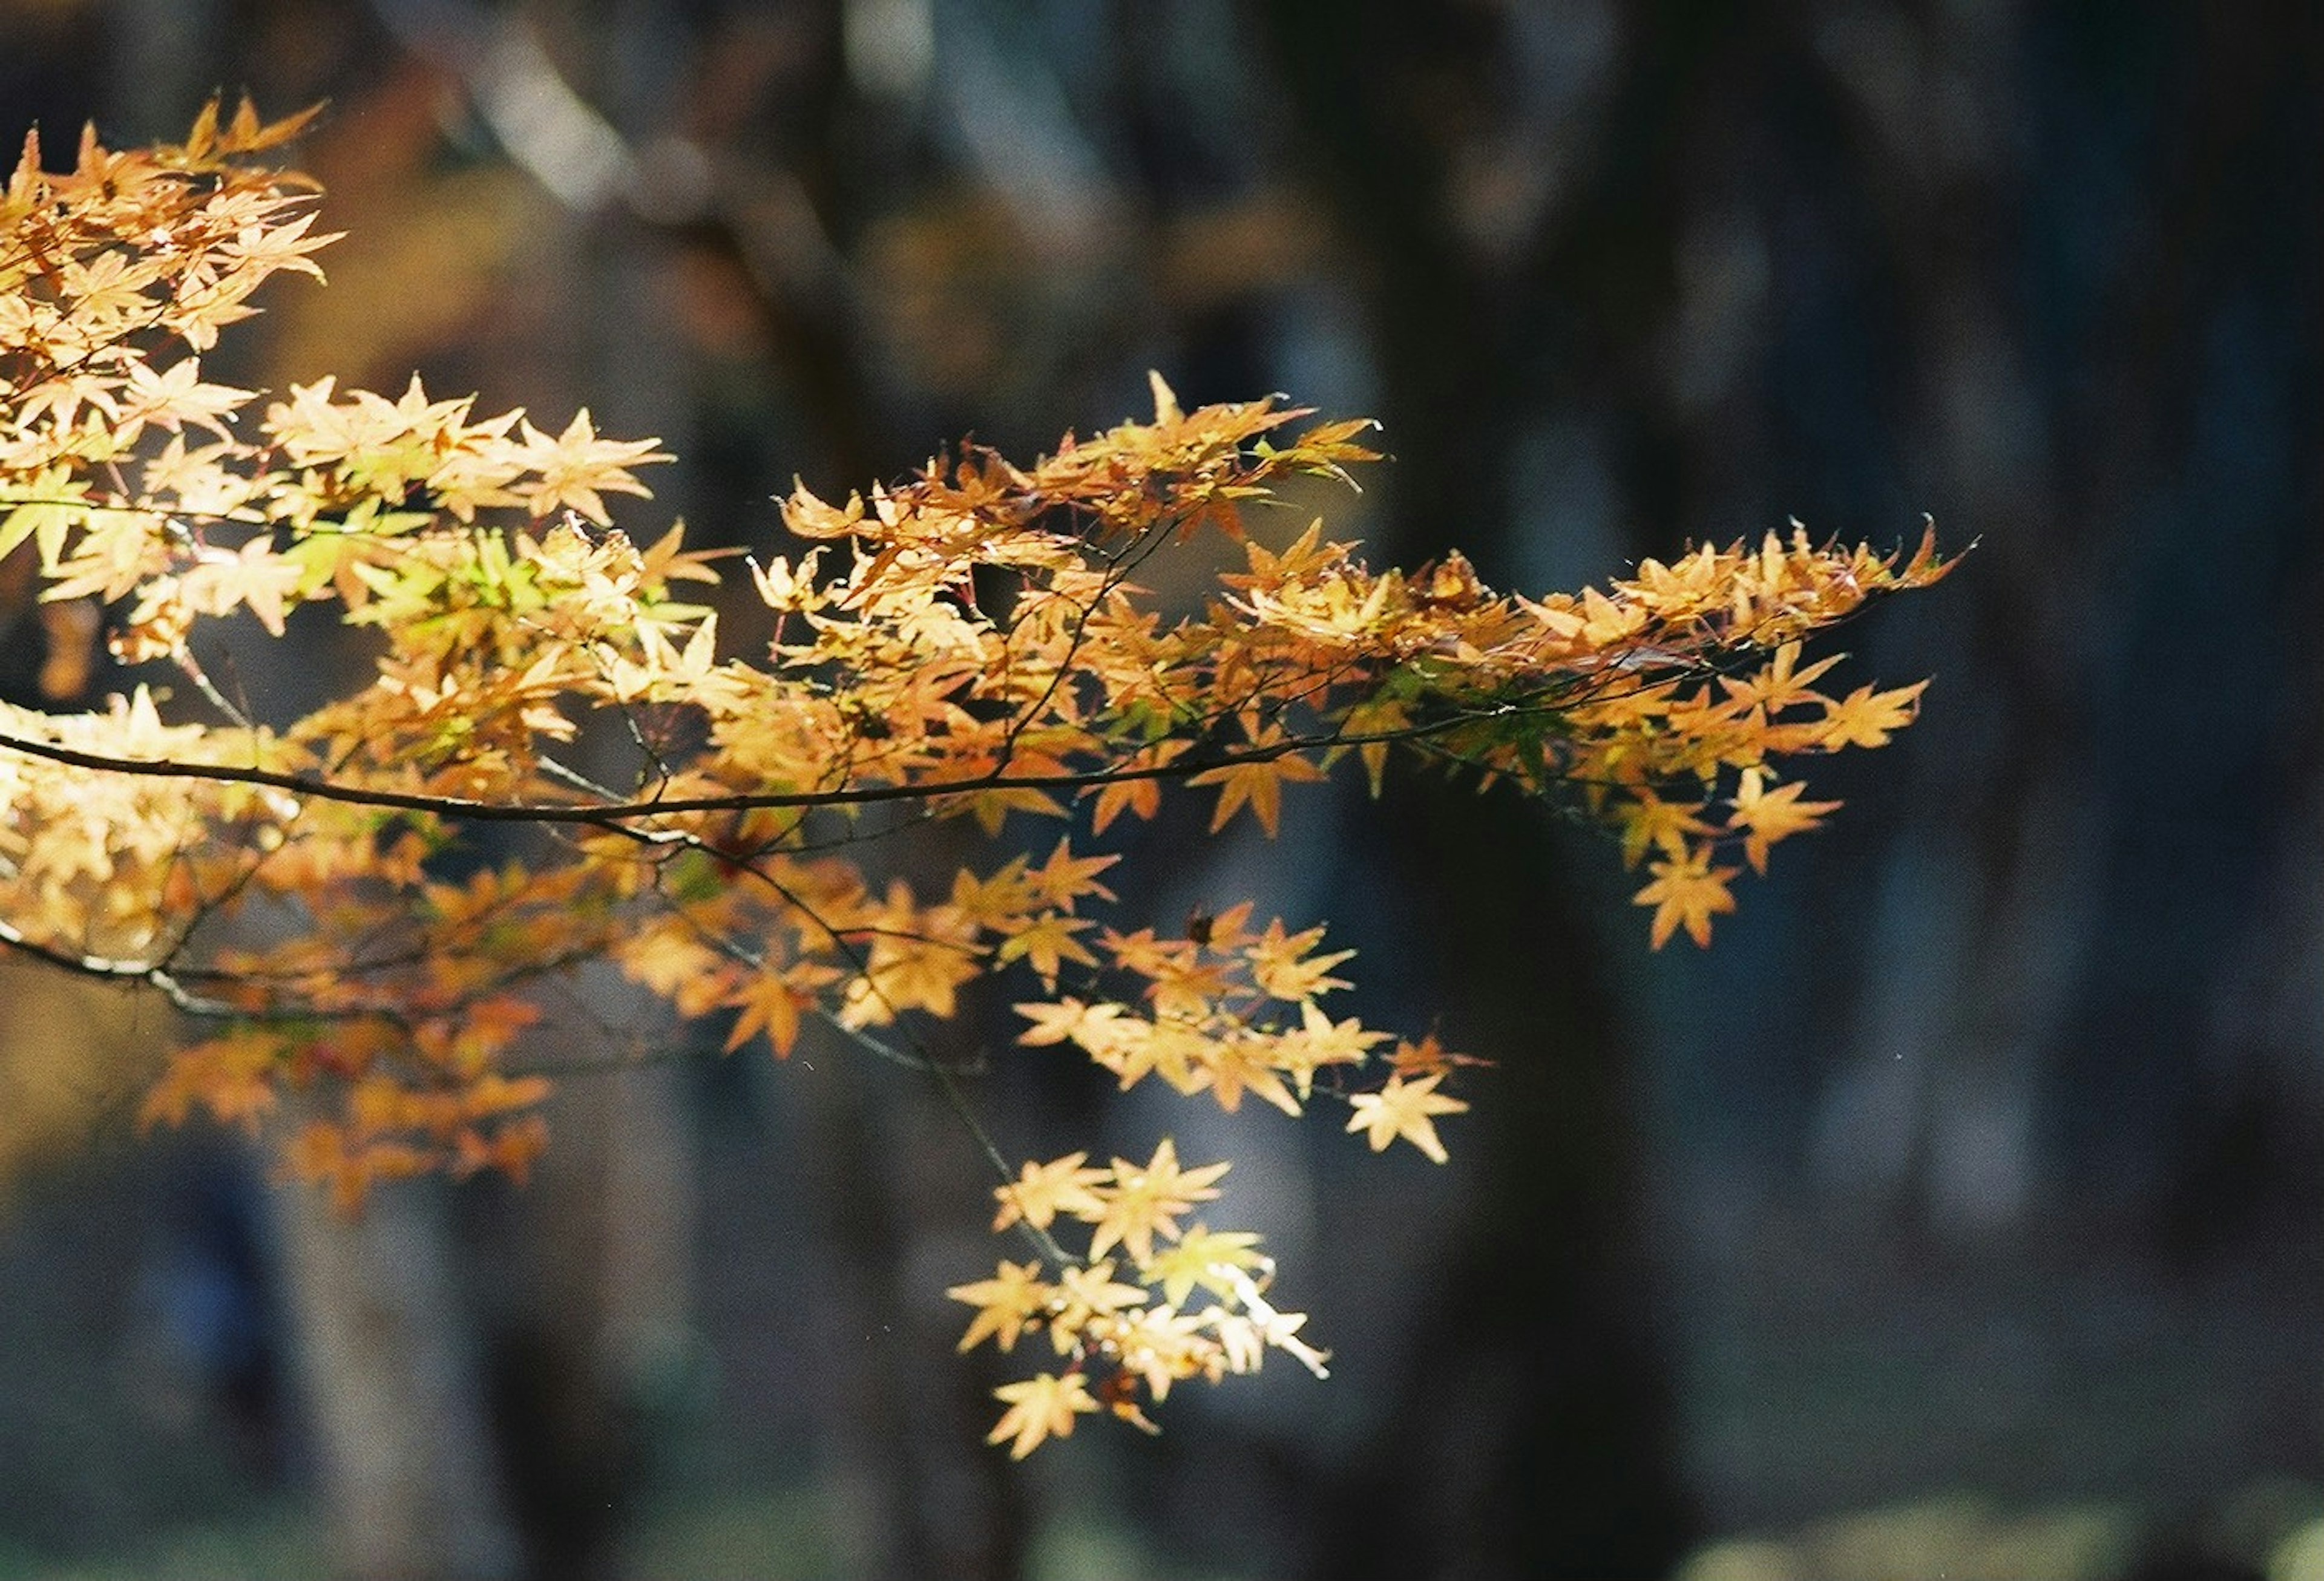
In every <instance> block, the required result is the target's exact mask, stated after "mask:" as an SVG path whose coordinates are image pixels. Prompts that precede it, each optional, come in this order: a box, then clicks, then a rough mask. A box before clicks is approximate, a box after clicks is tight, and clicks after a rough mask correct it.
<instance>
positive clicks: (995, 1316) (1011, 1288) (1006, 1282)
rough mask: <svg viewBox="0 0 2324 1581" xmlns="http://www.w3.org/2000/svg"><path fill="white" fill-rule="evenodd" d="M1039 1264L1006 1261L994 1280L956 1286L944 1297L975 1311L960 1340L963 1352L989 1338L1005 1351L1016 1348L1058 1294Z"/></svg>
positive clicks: (946, 1292) (982, 1280) (994, 1276)
mask: <svg viewBox="0 0 2324 1581" xmlns="http://www.w3.org/2000/svg"><path fill="white" fill-rule="evenodd" d="M1040 1273H1041V1265H1040V1264H1038V1263H1037V1262H1036V1263H1009V1262H1003V1263H1002V1264H1001V1265H1000V1267H999V1269H998V1270H997V1271H996V1272H995V1273H994V1274H993V1276H992V1277H991V1279H981V1280H979V1281H977V1282H975V1283H974V1284H955V1285H954V1286H953V1287H952V1288H951V1289H950V1290H947V1291H945V1295H947V1296H949V1297H951V1298H952V1299H953V1300H954V1301H965V1302H966V1303H967V1304H968V1305H970V1306H972V1307H974V1308H975V1309H976V1316H975V1317H973V1318H972V1319H969V1323H968V1332H967V1333H965V1334H964V1335H962V1336H961V1337H960V1347H959V1348H961V1349H962V1350H964V1351H965V1350H973V1349H974V1348H975V1347H976V1342H977V1341H978V1340H980V1339H982V1338H985V1337H988V1336H990V1337H991V1339H992V1342H993V1343H994V1344H995V1345H998V1346H999V1347H1001V1349H1003V1350H1013V1349H1015V1348H1016V1345H1017V1337H1018V1336H1019V1334H1021V1333H1023V1332H1024V1331H1025V1326H1026V1324H1027V1323H1028V1322H1029V1321H1031V1320H1032V1319H1034V1318H1035V1317H1036V1316H1037V1314H1038V1313H1039V1312H1040V1310H1041V1309H1042V1308H1043V1307H1044V1306H1045V1305H1047V1302H1048V1300H1049V1298H1050V1297H1051V1296H1053V1295H1055V1294H1056V1287H1055V1286H1053V1285H1050V1284H1048V1283H1046V1282H1043V1281H1042V1279H1041V1278H1040Z"/></svg>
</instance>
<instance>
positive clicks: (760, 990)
mask: <svg viewBox="0 0 2324 1581" xmlns="http://www.w3.org/2000/svg"><path fill="white" fill-rule="evenodd" d="M719 1003H720V1004H722V1005H724V1006H725V1007H728V1008H730V1009H733V1010H736V1011H739V1012H740V1014H739V1015H737V1016H735V1017H734V1025H733V1030H731V1031H730V1032H728V1033H727V1034H726V1042H725V1045H724V1047H725V1051H726V1052H728V1053H733V1052H734V1051H735V1050H736V1049H739V1048H741V1047H742V1045H743V1044H744V1043H748V1042H750V1041H751V1039H752V1038H753V1037H755V1036H757V1035H758V1034H761V1033H764V1034H766V1038H767V1043H769V1045H770V1046H771V1047H772V1048H773V1049H774V1051H775V1057H776V1058H777V1059H788V1058H789V1057H790V1052H791V1046H792V1045H793V1044H794V1043H798V1029H799V1007H800V999H799V996H798V990H797V989H796V988H793V987H792V986H791V984H790V982H789V980H788V979H787V978H786V977H785V976H784V975H783V974H782V973H780V972H778V971H761V972H759V973H758V974H757V975H755V976H753V977H750V978H746V979H743V981H742V984H741V985H740V986H739V987H737V988H735V989H734V991H733V993H732V994H730V995H728V996H727V997H725V998H724V999H722V1000H720V1001H719Z"/></svg>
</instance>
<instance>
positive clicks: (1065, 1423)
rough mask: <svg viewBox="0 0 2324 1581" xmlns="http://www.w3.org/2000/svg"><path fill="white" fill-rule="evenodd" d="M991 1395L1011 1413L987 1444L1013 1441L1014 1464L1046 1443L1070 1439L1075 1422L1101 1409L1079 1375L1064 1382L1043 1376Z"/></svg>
mask: <svg viewBox="0 0 2324 1581" xmlns="http://www.w3.org/2000/svg"><path fill="white" fill-rule="evenodd" d="M992 1394H993V1398H994V1399H996V1400H999V1401H1001V1402H1004V1403H1005V1404H1007V1405H1008V1407H1009V1409H1008V1410H1007V1411H1003V1412H1001V1420H1000V1421H999V1422H998V1423H997V1424H996V1425H995V1426H994V1427H993V1429H992V1431H991V1433H990V1434H988V1435H986V1437H985V1440H984V1441H985V1442H986V1443H988V1444H998V1443H1000V1442H1001V1440H1002V1439H1015V1440H1016V1441H1015V1442H1014V1443H1012V1444H1010V1446H1009V1458H1010V1459H1011V1460H1022V1459H1024V1458H1025V1457H1026V1456H1028V1455H1030V1454H1031V1453H1032V1452H1033V1451H1034V1449H1035V1448H1037V1446H1038V1445H1039V1444H1040V1443H1041V1441H1042V1440H1043V1439H1050V1438H1057V1439H1064V1438H1069V1437H1071V1436H1072V1434H1073V1430H1074V1417H1076V1416H1079V1415H1081V1414H1083V1413H1084V1412H1088V1411H1095V1410H1096V1409H1097V1408H1098V1405H1097V1402H1096V1401H1094V1400H1093V1399H1091V1398H1090V1392H1089V1385H1088V1384H1086V1383H1084V1382H1083V1381H1082V1375H1081V1374H1079V1373H1067V1374H1065V1376H1064V1377H1062V1378H1060V1377H1056V1376H1053V1375H1051V1374H1047V1373H1041V1374H1037V1375H1036V1376H1033V1377H1030V1378H1028V1379H1026V1380H1025V1381H1024V1382H1023V1383H1004V1384H1002V1385H1001V1387H1000V1388H998V1389H995V1390H994V1391H993V1392H992Z"/></svg>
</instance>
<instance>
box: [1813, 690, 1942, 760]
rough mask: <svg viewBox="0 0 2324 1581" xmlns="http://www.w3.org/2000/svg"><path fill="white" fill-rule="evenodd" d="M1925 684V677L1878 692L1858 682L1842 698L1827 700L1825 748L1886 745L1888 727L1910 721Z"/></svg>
mask: <svg viewBox="0 0 2324 1581" xmlns="http://www.w3.org/2000/svg"><path fill="white" fill-rule="evenodd" d="M1928 685H1929V684H1928V683H1927V682H1926V681H1915V682H1914V683H1913V684H1912V685H1909V686H1899V687H1897V688H1896V689H1895V691H1893V692H1878V693H1876V692H1875V691H1873V689H1872V688H1871V687H1870V686H1868V685H1867V686H1858V688H1857V689H1856V690H1855V691H1853V692H1850V693H1849V694H1848V697H1847V700H1846V701H1845V702H1840V703H1832V702H1830V701H1827V702H1826V703H1825V704H1824V710H1825V712H1824V718H1823V722H1822V727H1821V732H1820V736H1821V742H1822V745H1823V749H1824V750H1826V751H1827V752H1836V751H1838V750H1839V749H1840V748H1842V747H1851V746H1853V747H1885V746H1886V745H1887V744H1888V734H1889V732H1890V731H1898V730H1902V729H1904V726H1906V725H1908V724H1910V723H1912V722H1913V715H1914V712H1915V705H1916V704H1917V703H1919V701H1920V697H1921V694H1922V693H1923V691H1925V690H1926V689H1927V688H1928Z"/></svg>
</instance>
